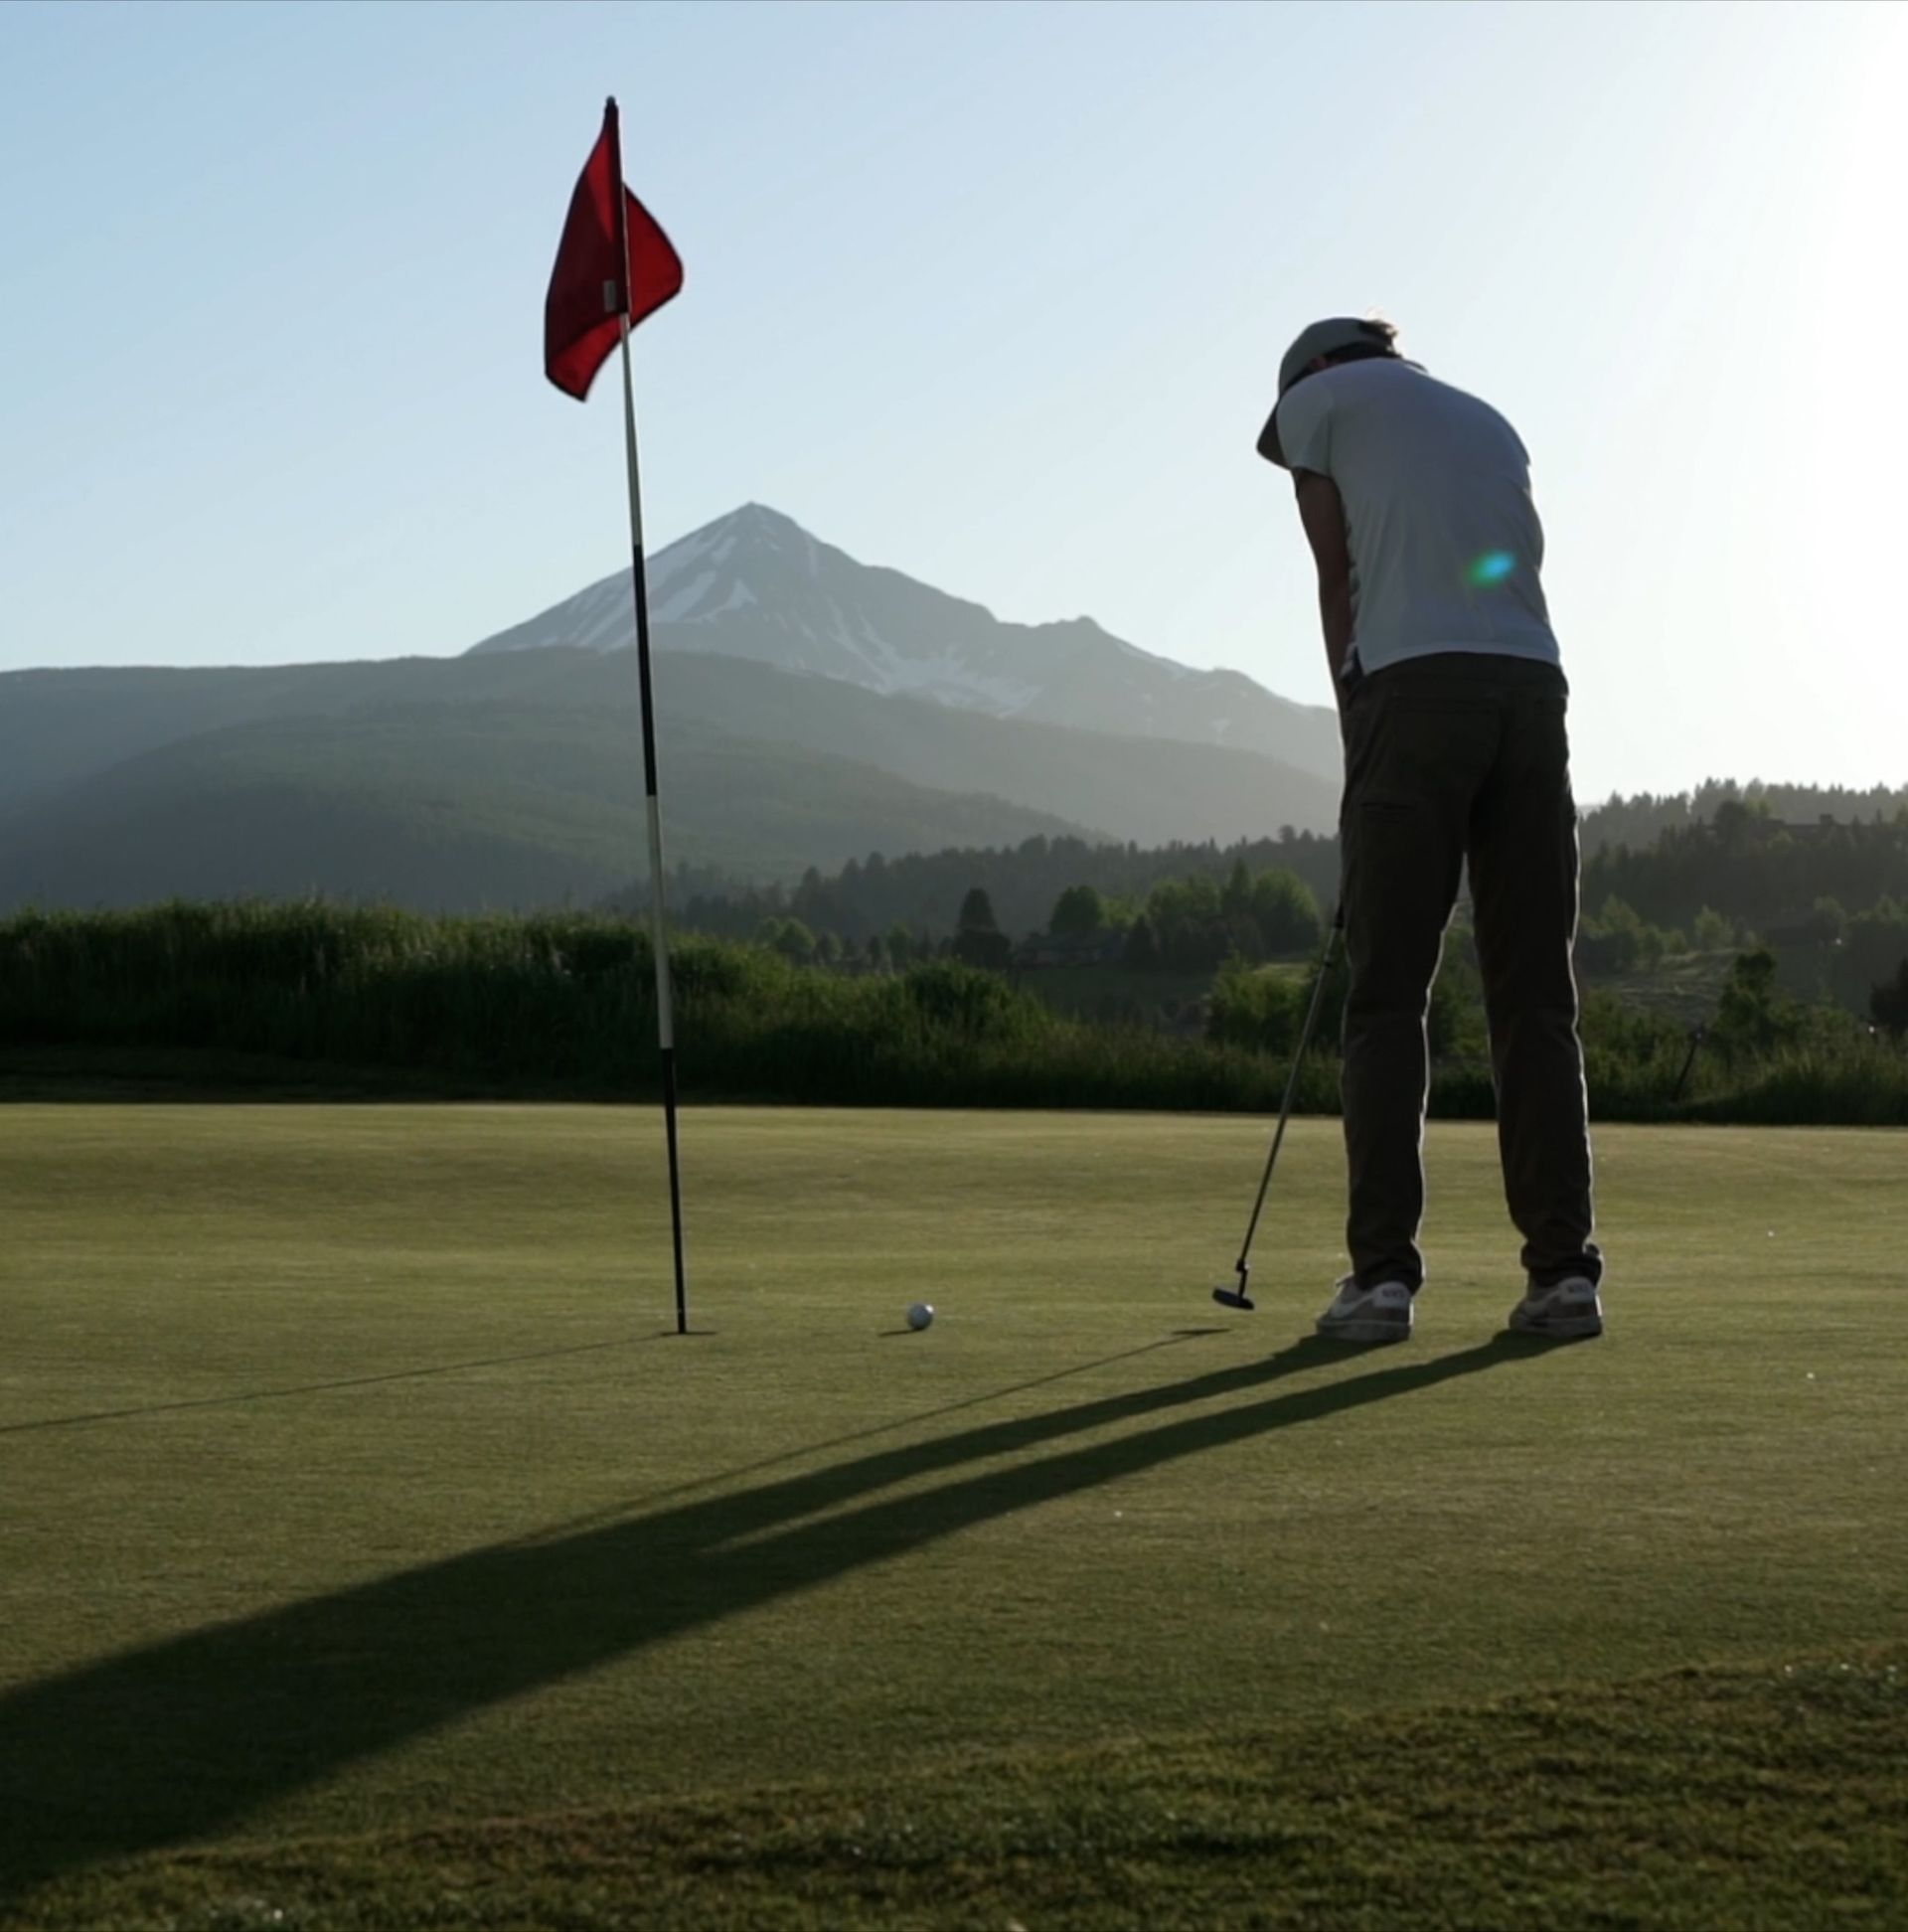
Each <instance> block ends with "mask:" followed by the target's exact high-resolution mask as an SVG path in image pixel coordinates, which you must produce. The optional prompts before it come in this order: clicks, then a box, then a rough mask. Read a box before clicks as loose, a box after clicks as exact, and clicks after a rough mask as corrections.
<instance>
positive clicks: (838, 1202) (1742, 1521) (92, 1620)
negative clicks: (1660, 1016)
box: [0, 1105, 1908, 1899]
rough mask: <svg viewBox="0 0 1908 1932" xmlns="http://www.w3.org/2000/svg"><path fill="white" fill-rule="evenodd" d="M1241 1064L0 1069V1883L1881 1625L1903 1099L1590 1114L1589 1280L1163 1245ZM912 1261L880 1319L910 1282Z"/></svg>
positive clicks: (1451, 1166) (1477, 1148) (1469, 1156)
mask: <svg viewBox="0 0 1908 1932" xmlns="http://www.w3.org/2000/svg"><path fill="white" fill-rule="evenodd" d="M1263 1147H1264V1141H1263V1129H1262V1128H1261V1127H1260V1126H1259V1125H1257V1124H1255V1123H1252V1122H1248V1121H1241V1120H1237V1119H1190V1118H1160V1117H1151V1116H1142V1117H1136V1116H1070V1115H1030V1114H1014V1115H977V1114H947V1113H932V1114H929V1113H842V1112H826V1113H824V1112H796V1111H755V1110H733V1111H728V1110H723V1111H697V1112H692V1113H691V1114H690V1115H689V1116H687V1118H686V1121H685V1128H684V1151H685V1152H684V1158H685V1168H686V1176H687V1185H688V1200H689V1214H690V1261H691V1274H692V1295H693V1304H694V1316H695V1326H696V1328H697V1330H698V1331H699V1332H698V1333H696V1334H695V1335H692V1336H691V1337H689V1338H687V1339H679V1338H677V1337H675V1336H674V1335H673V1334H672V1333H670V1329H671V1327H672V1322H671V1316H670V1286H669V1259H668V1237H667V1222H666V1219H665V1218H664V1205H663V1189H662V1155H661V1145H660V1133H659V1131H658V1128H657V1124H656V1122H655V1120H654V1118H653V1116H650V1115H647V1114H641V1113H636V1112H631V1111H625V1110H607V1109H590V1108H558V1107H551V1108H535V1107H464V1106H457V1107H358V1108H336V1109H323V1108H311V1107H299V1106H282V1107H270V1106H266V1107H239V1106H232V1107H205V1108H195V1107H171V1106H147V1107H107V1106H95V1107H80V1106H75V1107H60V1106H28V1105H20V1106H14V1107H11V1108H8V1109H5V1110H4V1111H0V1173H4V1175H5V1178H6V1199H7V1202H8V1221H7V1227H6V1238H5V1243H4V1247H3V1248H0V1467H3V1468H4V1482H0V1546H4V1548H5V1550H6V1562H5V1571H4V1577H3V1578H0V1592H4V1604H5V1615H4V1617H0V1894H4V1893H5V1892H6V1891H7V1889H8V1886H7V1883H6V1877H7V1875H8V1874H11V1878H12V1882H13V1889H14V1895H15V1897H16V1899H17V1898H18V1896H20V1887H21V1886H23V1885H24V1884H27V1883H29V1882H37V1881H40V1880H44V1879H48V1878H56V1877H60V1876H62V1875H63V1874H72V1873H75V1872H78V1871H80V1870H82V1869H84V1868H85V1867H86V1866H88V1865H89V1864H91V1863H92V1862H94V1861H96V1860H99V1859H103V1858H116V1857H122V1856H127V1855H132V1854H139V1853H144V1852H154V1851H160V1850H164V1849H168V1848H173V1847H177V1846H182V1845H192V1844H199V1843H205V1842H209V1841H216V1840H220V1839H223V1838H233V1837H239V1838H243V1839H247V1840H261V1839H266V1838H272V1837H277V1836H282V1835H284V1834H288V1833H320V1832H322V1833H351V1832H362V1831H369V1830H374V1829H379V1830H404V1829H410V1828H416V1827H422V1826H424V1825H427V1824H432V1823H435V1822H438V1821H454V1820H458V1819H463V1820H473V1819H482V1818H489V1817H496V1816H499V1815H519V1814H525V1813H538V1814H549V1813H553V1812H556V1811H561V1810H565V1809H568V1808H572V1807H594V1806H627V1805H643V1804H649V1803H653V1802H655V1801H658V1800H662V1799H665V1798H667V1797H669V1796H671V1795H672V1794H678V1793H683V1792H690V1793H696V1794H701V1795H702V1796H704V1797H710V1796H714V1795H716V1794H718V1793H719V1792H721V1791H722V1790H723V1789H725V1788H729V1787H733V1786H751V1787H753V1786H760V1785H763V1784H768V1783H774V1782H778V1781H786V1780H804V1779H817V1780H832V1779H840V1778H846V1777H853V1778H860V1779H865V1780H866V1779H871V1778H873V1779H879V1778H881V1777H884V1776H886V1775H889V1774H890V1773H892V1774H899V1773H902V1772H905V1773H907V1774H909V1775H936V1776H938V1775H942V1774H944V1773H946V1772H947V1771H948V1770H949V1768H950V1767H954V1766H959V1765H961V1764H966V1763H971V1762H976V1761H979V1760H981V1759H986V1758H991V1757H992V1756H994V1755H995V1754H1000V1753H1010V1754H1013V1753H1026V1752H1029V1751H1034V1752H1039V1751H1044V1750H1052V1751H1067V1750H1073V1749H1076V1748H1079V1747H1100V1746H1105V1745H1109V1744H1118V1743H1119V1742H1120V1741H1121V1740H1127V1739H1132V1738H1136V1737H1143V1738H1147V1739H1154V1740H1163V1741H1165V1742H1166V1743H1169V1744H1170V1742H1171V1740H1174V1739H1190V1738H1195V1737H1201V1736H1208V1735H1213V1734H1218V1733H1224V1732H1237V1731H1242V1730H1252V1731H1259V1732H1265V1731H1285V1730H1291V1729H1293V1728H1295V1727H1299V1726H1303V1725H1307V1724H1316V1723H1321V1722H1326V1721H1331V1720H1336V1719H1338V1718H1340V1717H1351V1718H1354V1719H1355V1718H1358V1717H1360V1716H1361V1715H1369V1714H1374V1713H1389V1714H1392V1715H1396V1714H1398V1713H1401V1712H1407V1713H1408V1711H1409V1710H1410V1709H1411V1708H1413V1707H1418V1706H1427V1705H1432V1704H1441V1703H1450V1702H1453V1701H1457V1702H1475V1701H1477V1700H1480V1699H1488V1698H1493V1697H1503V1696H1511V1695H1517V1694H1523V1693H1529V1692H1532V1691H1542V1692H1547V1693H1555V1694H1561V1695H1565V1696H1567V1695H1568V1694H1569V1693H1570V1692H1571V1691H1572V1690H1573V1688H1581V1689H1583V1690H1584V1691H1586V1693H1587V1692H1588V1691H1589V1690H1590V1688H1591V1687H1598V1686H1608V1685H1610V1684H1612V1683H1614V1682H1616V1681H1619V1680H1628V1679H1633V1678H1638V1677H1643V1676H1646V1675H1649V1674H1652V1673H1659V1672H1664V1671H1668V1670H1672V1669H1676V1668H1680V1667H1683V1666H1695V1665H1706V1666H1723V1667H1727V1666H1731V1665H1739V1664H1746V1663H1748V1662H1750V1661H1752V1660H1758V1659H1766V1658H1771V1657H1780V1656H1782V1655H1785V1654H1798V1653H1816V1654H1821V1653H1825V1652H1833V1651H1834V1650H1836V1648H1837V1647H1848V1648H1849V1649H1850V1650H1851V1652H1852V1651H1853V1650H1854V1649H1856V1648H1858V1647H1862V1646H1868V1645H1872V1644H1876V1643H1881V1642H1884V1641H1888V1640H1898V1639H1900V1638H1901V1637H1902V1636H1903V1635H1904V1634H1908V1629H1905V1625H1908V1616H1905V1612H1908V1559H1904V1556H1903V1551H1904V1550H1908V1492H1905V1491H1904V1488H1903V1486H1902V1485H1901V1483H1900V1482H1899V1469H1900V1464H1901V1458H1902V1453H1903V1450H1904V1447H1908V1424H1905V1423H1904V1419H1903V1405H1902V1402H1901V1372H1900V1365H1901V1363H1902V1362H1903V1361H1904V1360H1908V1298H1904V1294H1903V1286H1904V1282H1903V1270H1904V1256H1905V1255H1908V1189H1904V1187H1903V1186H1902V1182H1903V1178H1904V1169H1905V1168H1908V1139H1904V1138H1903V1137H1902V1136H1899V1135H1894V1134H1884V1133H1861V1132H1837V1131H1806V1132H1768V1131H1748V1130H1714V1131H1711V1130H1695V1129H1686V1128H1685V1129H1640V1128H1629V1129H1624V1128H1610V1129H1605V1130H1604V1131H1603V1132H1602V1133H1601V1134H1600V1136H1599V1140H1598V1158H1599V1184H1600V1208H1601V1212H1602V1215H1603V1220H1604V1233H1605V1239H1606V1242H1607V1246H1608V1249H1609V1253H1610V1259H1611V1277H1610V1283H1609V1287H1608V1292H1607V1296H1606V1306H1607V1309H1608V1313H1609V1317H1610V1322H1611V1330H1610V1333H1609V1335H1608V1336H1606V1337H1605V1338H1604V1339H1603V1340H1602V1341H1600V1342H1596V1343H1592V1344H1586V1345H1580V1346H1577V1347H1573V1348H1567V1349H1556V1350H1549V1351H1544V1350H1537V1349H1529V1348H1525V1347H1514V1346H1507V1345H1505V1344H1504V1343H1503V1342H1502V1341H1500V1340H1498V1339H1497V1335H1498V1331H1499V1330H1500V1328H1501V1326H1502V1322H1503V1318H1504V1315H1505V1312H1506V1311H1507V1309H1508V1308H1509V1306H1510V1304H1511V1301H1512V1300H1513V1299H1514V1298H1515V1294H1516V1291H1517V1277H1516V1270H1515V1266H1514V1261H1515V1243H1514V1239H1513V1237H1512V1236H1511V1233H1510V1230H1509V1229H1508V1227H1507V1226H1506V1224H1505V1220H1504V1213H1503V1208H1502V1203H1501V1200H1500V1198H1499V1196H1498V1193H1497V1188H1496V1182H1495V1172H1494V1167H1495V1144H1494V1141H1493V1139H1492V1137H1491V1135H1490V1133H1489V1131H1488V1130H1485V1129H1479V1128H1473V1127H1447V1128H1441V1129H1438V1130H1435V1131H1434V1132H1433V1134H1432V1136H1431V1139H1430V1145H1429V1154H1428V1161H1429V1167H1430V1172H1431V1185H1432V1208H1431V1219H1430V1222H1429V1225H1428V1228H1427V1249H1428V1253H1429V1256H1430V1262H1431V1270H1432V1275H1431V1280H1430V1283H1429V1285H1428V1286H1427V1288H1426V1290H1425V1293H1424V1294H1423V1296H1422V1297H1421V1298H1420V1303H1419V1334H1418V1337H1417V1339H1416V1340H1415V1341H1414V1342H1413V1343H1412V1344H1411V1345H1410V1347H1409V1348H1407V1349H1402V1350H1395V1351H1391V1352H1387V1353H1383V1354H1378V1355H1372V1354H1366V1353H1357V1352H1345V1351H1341V1352H1332V1351H1329V1350H1325V1349H1322V1348H1321V1347H1318V1346H1315V1345H1310V1344H1305V1343H1302V1341H1301V1338H1302V1337H1303V1336H1304V1335H1305V1334H1306V1333H1307V1332H1308V1331H1309V1329H1310V1325H1311V1319H1312V1317H1313V1315H1314V1314H1315V1313H1316V1311H1317V1308H1318V1307H1319V1306H1320V1305H1321V1304H1322V1303H1323V1301H1324V1300H1325V1298H1326V1296H1327V1295H1328V1293H1329V1291H1330V1285H1331V1280H1332V1277H1333V1275H1334V1274H1335V1273H1336V1272H1337V1269H1338V1267H1339V1265H1340V1259H1339V1256H1340V1239H1339V1234H1340V1222H1341V1218H1342V1212H1341V1208H1340V1205H1339V1200H1338V1192H1339V1187H1340V1168H1339V1154H1338V1142H1337V1128H1336V1123H1330V1122H1322V1121H1321V1122H1300V1123H1297V1125H1296V1126H1295V1129H1294V1132H1293V1135H1292V1137H1291V1138H1290V1139H1289V1141H1288V1143H1287V1149H1286V1154H1285V1156H1284V1159H1283V1163H1282V1167H1281V1173H1280V1176H1279V1179H1278V1181H1277V1183H1276V1184H1275V1190H1274V1195H1273V1199H1272V1203H1271V1206H1270V1208H1269V1209H1268V1213H1267V1219H1266V1222H1265V1224H1264V1226H1263V1228H1262V1231H1261V1240H1260V1257H1259V1263H1258V1266H1257V1268H1256V1270H1255V1284H1256V1287H1257V1289H1258V1291H1259V1294H1260V1312H1259V1313H1258V1314H1257V1315H1254V1316H1236V1315H1228V1314H1226V1313H1224V1312H1223V1311H1221V1310H1218V1309H1216V1308H1215V1307H1214V1306H1213V1305H1212V1304H1211V1302H1210V1301H1209V1299H1208V1298H1207V1292H1206V1291H1207V1289H1208V1287H1209V1286H1210V1284H1211V1283H1212V1282H1213V1281H1216V1280H1219V1279H1222V1278H1223V1277H1225V1275H1226V1274H1227V1272H1228V1269H1229V1264H1230V1262H1231V1260H1232V1258H1233V1244H1234V1243H1235V1242H1236V1240H1237V1237H1238V1231H1239V1226H1240V1222H1241V1220H1242V1217H1243V1214H1244V1211H1245V1209H1246V1208H1248V1207H1249V1205H1250V1198H1251V1192H1252V1189H1253V1187H1254V1186H1255V1184H1256V1181H1257V1176H1258V1168H1259V1164H1260V1162H1261V1160H1262V1158H1263ZM915 1299H925V1300H928V1301H931V1302H933V1303H934V1304H935V1305H936V1307H937V1309H938V1311H939V1319H938V1320H937V1322H936V1323H935V1326H934V1327H933V1328H932V1329H931V1330H930V1331H928V1332H927V1333H925V1334H922V1335H912V1334H909V1333H907V1332H906V1329H905V1324H904V1320H903V1314H904V1310H905V1308H906V1306H907V1304H908V1303H909V1302H910V1301H912V1300H915Z"/></svg>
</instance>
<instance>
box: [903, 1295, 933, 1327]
mask: <svg viewBox="0 0 1908 1932" xmlns="http://www.w3.org/2000/svg"><path fill="white" fill-rule="evenodd" d="M933 1319H934V1311H933V1309H932V1308H931V1307H929V1306H928V1304H927V1303H926V1302H916V1303H915V1304H914V1306H913V1307H912V1308H910V1309H909V1310H908V1311H907V1325H908V1327H909V1328H911V1329H924V1328H926V1327H927V1325H928V1324H929V1323H930V1322H931V1321H933Z"/></svg>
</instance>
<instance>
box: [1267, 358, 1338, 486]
mask: <svg viewBox="0 0 1908 1932" xmlns="http://www.w3.org/2000/svg"><path fill="white" fill-rule="evenodd" d="M1278 421H1279V450H1280V453H1281V454H1282V455H1283V456H1284V457H1285V466H1286V468H1287V469H1290V470H1316V471H1317V472H1318V473H1319V474H1320V475H1321V476H1330V475H1331V474H1332V434H1331V430H1332V386H1331V384H1329V383H1323V382H1320V381H1319V379H1318V378H1317V377H1314V378H1313V379H1312V380H1311V381H1310V382H1306V383H1300V384H1299V385H1298V386H1297V387H1296V388H1294V389H1289V390H1287V391H1286V393H1285V395H1284V396H1283V397H1282V398H1281V399H1280V401H1279V416H1278Z"/></svg>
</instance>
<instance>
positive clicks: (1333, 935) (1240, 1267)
mask: <svg viewBox="0 0 1908 1932" xmlns="http://www.w3.org/2000/svg"><path fill="white" fill-rule="evenodd" d="M1344 930H1345V901H1344V900H1343V899H1341V900H1340V901H1339V909H1338V910H1337V911H1336V912H1335V913H1334V914H1333V915H1332V929H1331V931H1329V932H1328V933H1327V934H1326V935H1325V951H1324V952H1323V953H1321V954H1320V955H1319V976H1318V978H1317V979H1316V980H1314V981H1313V983H1312V1004H1311V1005H1310V1006H1308V1007H1307V1008H1306V1010H1305V1025H1304V1026H1303V1027H1301V1028H1300V1029H1299V1044H1298V1047H1296V1049H1295V1050H1294V1051H1293V1054H1292V1070H1291V1072H1290V1073H1288V1074H1287V1075H1286V1076H1285V1100H1284V1102H1283V1104H1282V1105H1281V1106H1280V1108H1279V1124H1278V1128H1277V1131H1276V1132H1275V1133H1274V1134H1273V1136H1272V1151H1271V1153H1269V1154H1268V1155H1267V1156H1266V1157H1265V1173H1264V1175H1263V1176H1262V1177H1261V1179H1260V1181H1259V1198H1258V1200H1257V1201H1255V1202H1254V1203H1253V1204H1252V1218H1251V1219H1250V1220H1249V1221H1248V1222H1246V1226H1245V1241H1244V1244H1243V1245H1242V1246H1241V1247H1240V1249H1239V1258H1238V1260H1237V1261H1236V1262H1234V1263H1233V1268H1232V1272H1233V1273H1234V1274H1236V1275H1237V1276H1238V1278H1239V1285H1238V1286H1237V1287H1236V1288H1226V1287H1218V1288H1214V1289H1213V1290H1212V1299H1213V1300H1214V1301H1215V1302H1217V1303H1218V1304H1219V1305H1220V1306H1221V1307H1222V1308H1242V1309H1245V1310H1247V1311H1250V1310H1251V1309H1252V1308H1253V1307H1255V1306H1256V1304H1255V1303H1254V1302H1253V1300H1252V1296H1251V1293H1250V1288H1251V1282H1252V1237H1253V1235H1254V1234H1256V1233H1257V1232H1258V1231H1259V1215H1260V1214H1261V1213H1263V1212H1264V1210H1265V1196H1266V1190H1267V1189H1269V1188H1270V1187H1271V1185H1272V1170H1273V1169H1274V1168H1275V1167H1276V1166H1277V1165H1278V1161H1279V1147H1280V1145H1281V1143H1282V1142H1283V1141H1284V1139H1285V1123H1286V1122H1287V1121H1288V1120H1290V1119H1291V1118H1292V1101H1293V1097H1294V1096H1295V1095H1296V1094H1297V1092H1298V1090H1299V1068H1300V1067H1301V1066H1302V1065H1303V1064H1304V1063H1305V1049H1306V1048H1307V1047H1309V1046H1311V1044H1312V1029H1313V1028H1314V1027H1315V1026H1317V1024H1318V1019H1319V1008H1320V1007H1321V1006H1322V1005H1323V1004H1324V1001H1325V982H1326V980H1327V979H1328V978H1330V976H1331V972H1332V957H1333V954H1334V953H1335V952H1336V951H1337V950H1338V944H1339V935H1340V934H1341V933H1343V932H1344Z"/></svg>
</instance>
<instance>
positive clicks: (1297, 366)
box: [1279, 315, 1398, 396]
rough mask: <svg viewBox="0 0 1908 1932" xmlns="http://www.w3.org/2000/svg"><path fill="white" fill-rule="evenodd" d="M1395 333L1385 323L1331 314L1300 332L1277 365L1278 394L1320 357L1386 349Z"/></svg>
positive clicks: (1294, 381)
mask: <svg viewBox="0 0 1908 1932" xmlns="http://www.w3.org/2000/svg"><path fill="white" fill-rule="evenodd" d="M1397 333H1398V332H1397V330H1396V329H1394V328H1393V327H1392V326H1391V324H1390V323H1389V322H1379V321H1375V320H1372V321H1362V322H1361V321H1359V320H1358V318H1357V317H1356V316H1352V315H1335V316H1332V317H1330V318H1329V319H1328V320H1326V321H1324V322H1314V323H1313V324H1312V325H1311V326H1310V327H1309V328H1305V329H1301V330H1300V331H1299V333H1298V336H1297V337H1296V339H1295V340H1294V341H1293V344H1292V347H1291V348H1290V349H1288V350H1287V351H1286V352H1285V360H1284V361H1283V362H1281V363H1280V364H1279V394H1280V395H1281V396H1283V395H1284V394H1285V393H1286V391H1287V390H1289V389H1290V388H1291V387H1292V385H1293V384H1294V383H1296V382H1297V381H1298V380H1299V378H1300V377H1301V376H1303V375H1304V374H1305V372H1306V370H1307V369H1308V368H1310V367H1311V365H1312V364H1313V363H1315V362H1317V361H1318V359H1319V358H1320V357H1321V356H1336V355H1337V354H1338V353H1339V352H1340V351H1341V350H1344V349H1386V350H1388V349H1390V348H1391V345H1392V342H1393V341H1394V339H1395V338H1396V336H1397Z"/></svg>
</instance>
